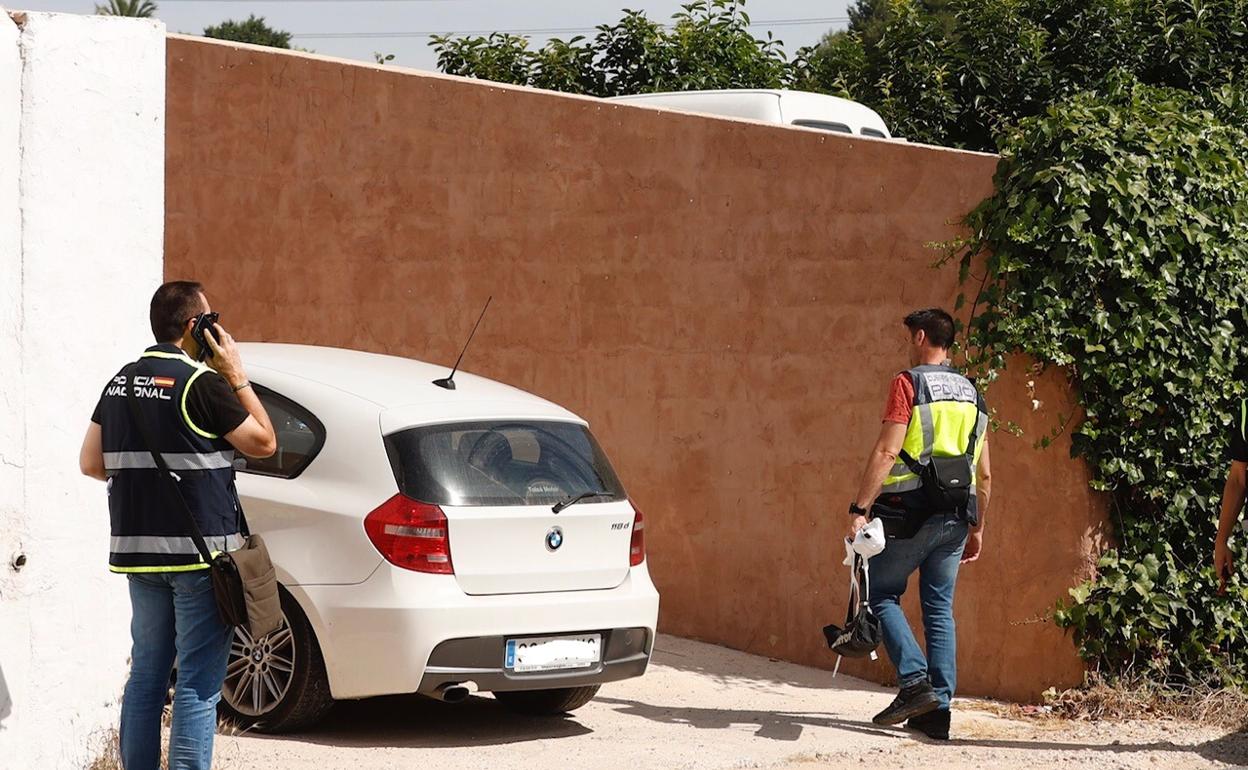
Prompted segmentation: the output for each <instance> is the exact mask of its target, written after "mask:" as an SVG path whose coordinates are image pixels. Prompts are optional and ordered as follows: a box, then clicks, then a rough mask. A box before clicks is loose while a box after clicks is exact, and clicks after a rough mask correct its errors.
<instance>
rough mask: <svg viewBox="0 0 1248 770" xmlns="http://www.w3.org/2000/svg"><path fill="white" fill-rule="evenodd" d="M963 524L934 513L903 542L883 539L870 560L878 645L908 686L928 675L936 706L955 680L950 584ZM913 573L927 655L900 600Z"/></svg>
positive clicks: (950, 693)
mask: <svg viewBox="0 0 1248 770" xmlns="http://www.w3.org/2000/svg"><path fill="white" fill-rule="evenodd" d="M966 535H967V524H966V522H964V521H958V520H956V519H953V518H946V517H945V516H941V515H936V516H932V517H931V518H929V519H928V520H927V521H926V522H924V523H923V526H922V527H921V528H920V529H919V531H918V532H917V533H916V534H915V536H914V537H913V538H910V539H909V540H889V541H888V544H887V545H886V546H885V548H884V551H883V552H882V553H880V554H878V555H877V556H875V557H873V558H872V559H871V561H870V570H871V572H870V577H871V593H870V596H869V601H870V604H871V609H872V611H873V612H875V614H876V616H877V617H878V618H879V619H880V625H881V627H882V628H883V630H884V647H885V649H887V650H888V658H889V660H891V661H892V662H893V667H894V668H896V669H897V680H898V681H899V682H900V684H901V686H902V687H909V686H911V685H914V684H918V683H919V682H922V681H923V680H924V679H929V680H930V681H931V683H932V687H933V688H934V689H935V690H936V695H937V696H938V697H939V698H940V704H941V708H946V709H947V708H949V702H950V701H951V700H952V699H953V691H954V689H955V687H956V686H957V681H958V637H957V632H956V630H955V628H954V623H953V586H954V583H956V582H957V579H958V564H959V562H960V561H961V559H962V549H963V548H964V547H965V546H966ZM915 570H918V571H919V600H920V603H921V604H922V606H923V629H924V636H925V637H926V639H927V657H924V656H923V651H922V650H921V649H919V644H918V642H916V641H915V639H914V633H913V632H911V631H910V624H909V623H907V622H906V615H905V613H904V612H902V609H901V604H900V603H899V602H900V599H901V595H902V594H903V593H905V592H906V583H907V582H908V581H909V579H910V575H911V574H913V573H914V571H915Z"/></svg>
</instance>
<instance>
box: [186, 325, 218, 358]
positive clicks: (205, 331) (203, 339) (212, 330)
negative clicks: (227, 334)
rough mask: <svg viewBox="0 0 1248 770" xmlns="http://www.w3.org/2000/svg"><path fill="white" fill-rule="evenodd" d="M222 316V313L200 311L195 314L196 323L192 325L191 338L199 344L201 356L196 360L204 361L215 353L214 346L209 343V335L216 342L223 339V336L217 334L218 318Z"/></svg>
mask: <svg viewBox="0 0 1248 770" xmlns="http://www.w3.org/2000/svg"><path fill="white" fill-rule="evenodd" d="M220 317H221V314H220V313H200V314H199V315H197V316H195V325H194V326H192V327H191V339H193V340H195V342H196V344H198V345H199V358H198V359H196V360H199V361H203V360H204V359H205V358H207V357H208V356H211V355H213V348H212V346H211V345H209V344H208V339H207V338H208V336H211V337H212V338H213V341H215V342H218V343H219V342H220V341H221V337H220V336H218V334H217V319H219V318H220Z"/></svg>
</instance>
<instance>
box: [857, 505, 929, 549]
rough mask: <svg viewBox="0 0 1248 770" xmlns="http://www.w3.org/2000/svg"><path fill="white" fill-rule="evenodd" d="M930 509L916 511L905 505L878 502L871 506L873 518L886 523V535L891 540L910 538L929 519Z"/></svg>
mask: <svg viewBox="0 0 1248 770" xmlns="http://www.w3.org/2000/svg"><path fill="white" fill-rule="evenodd" d="M930 515H931V512H930V511H916V510H911V509H909V508H906V507H905V506H904V505H886V504H885V503H881V502H878V501H877V502H876V503H875V504H874V505H872V506H871V518H873V519H879V520H880V522H881V523H882V524H883V525H884V537H885V538H887V539H889V540H909V539H910V538H912V537H914V535H915V533H917V532H918V531H919V527H922V526H923V522H925V521H927V517H928V516H930Z"/></svg>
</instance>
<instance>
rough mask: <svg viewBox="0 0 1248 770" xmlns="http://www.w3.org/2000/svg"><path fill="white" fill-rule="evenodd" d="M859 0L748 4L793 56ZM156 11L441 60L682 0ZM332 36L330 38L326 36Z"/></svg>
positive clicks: (291, 4)
mask: <svg viewBox="0 0 1248 770" xmlns="http://www.w3.org/2000/svg"><path fill="white" fill-rule="evenodd" d="M0 2H3V3H4V4H5V5H6V6H7V7H9V8H16V9H21V10H28V11H59V12H64V13H83V14H89V13H94V12H95V2H94V1H93V0H7V2H6V1H5V0H0ZM851 2H852V0H749V1H748V2H747V3H746V5H745V10H746V11H747V12H748V13H749V15H750V17H751V19H752V20H753V22H754V24H753V28H752V29H753V31H754V33H755V35H756V36H758V37H766V35H767V32H768V31H771V32H773V33H774V34H775V36H776V37H777V38H779V39H780V40H783V41H784V44H785V45H784V49H785V51H786V52H787V53H789V54H790V55H792V53H793V52H794V51H796V50H797V49H798V48H800V47H801V46H804V45H809V44H811V43H815V42H818V40H819V38H820V37H822V36H823V34H824V33H825V32H827V31H828V30H830V29H839V28H843V27H845V26H846V18H845V17H846V9H847V8H848V6H849V5H850V3H851ZM156 4H157V12H156V17H157V18H159V19H160V20H161V21H163V22H164V23H165V25H166V26H167V27H168V29H169V31H170V32H184V33H187V34H194V35H198V34H202V33H203V30H204V27H206V26H209V25H212V24H217V23H219V22H221V21H224V20H226V19H230V18H233V19H240V20H241V19H246V18H247V16H248V15H249V14H255V15H257V16H263V17H264V18H265V21H266V22H267V23H268V24H269V25H270V26H273V27H276V28H278V29H282V30H285V31H287V32H292V33H294V35H295V38H294V39H293V40H292V44H293V45H297V46H299V47H300V48H307V49H309V50H313V51H316V52H317V53H321V54H326V55H329V56H341V57H344V58H348V59H363V60H365V61H372V60H373V53H374V52H380V53H383V54H394V56H395V58H394V61H393V62H392V63H393V64H397V65H401V66H404V67H414V68H417V69H428V70H432V69H436V68H437V57H436V54H435V53H434V51H433V49H432V48H430V47H429V46H428V43H429V35H430V34H441V33H446V32H460V33H473V34H487V33H488V32H491V31H526V30H532V32H528V33H526V34H528V35H529V36H530V37H531V38H532V39H533V45H534V47H539V46H540V45H541V43H542V42H544V41H545V40H546V39H548V38H550V37H552V36H553V37H561V38H564V39H567V38H569V37H572V36H574V35H577V34H585V35H587V36H588V35H590V34H592V32H593V28H594V27H595V26H597V25H599V24H604V23H614V22H616V21H618V20H619V18H620V17H621V16H622V15H623V13H622V11H621V9H622V8H632V9H634V10H639V11H642V10H644V11H645V12H646V15H647V16H649V17H650V18H651V19H655V20H664V21H665V20H667V19H668V18H669V17H670V16H671V15H672V13H673V12H675V11H676V10H677V8H679V6H680V0H667V1H666V2H647V1H646V0H156ZM326 35H328V37H326Z"/></svg>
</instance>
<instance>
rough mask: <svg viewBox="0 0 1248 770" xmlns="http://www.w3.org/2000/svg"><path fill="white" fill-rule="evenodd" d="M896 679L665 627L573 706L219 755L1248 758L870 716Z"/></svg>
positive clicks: (1172, 764)
mask: <svg viewBox="0 0 1248 770" xmlns="http://www.w3.org/2000/svg"><path fill="white" fill-rule="evenodd" d="M892 696H893V692H892V691H891V690H888V689H885V688H882V687H879V686H876V685H874V684H870V683H868V682H863V681H861V680H858V679H853V678H851V677H846V676H840V677H837V678H836V679H833V678H832V675H831V673H830V672H827V671H822V670H819V669H813V668H806V667H804V666H797V665H793V664H790V663H782V662H777V661H772V660H768V659H767V658H762V657H758V656H755V655H747V654H744V653H740V652H734V651H732V650H727V649H725V648H722V647H716V646H713V645H707V644H701V643H698V642H691V641H688V640H684V639H677V638H674V637H668V636H660V637H659V640H658V644H657V645H656V651H655V655H654V659H653V662H652V664H651V667H650V670H649V672H648V673H647V674H646V676H644V677H642V678H641V679H635V680H631V681H626V682H618V683H615V684H610V685H606V686H604V687H603V688H602V690H601V691H600V692H599V694H598V697H597V698H596V699H595V700H594V701H593V702H591V703H590V704H589V705H588V706H585V707H583V708H582V709H580V710H578V711H577V712H576V713H575V714H573V715H571V716H568V717H563V718H550V719H537V718H531V717H521V716H516V715H512V714H510V713H509V712H507V711H505V710H503V709H502V708H501V707H500V706H499V705H498V704H497V703H496V702H495V701H494V699H493V698H492V697H490V696H489V695H480V696H474V697H473V698H471V699H470V700H468V701H467V702H465V703H462V704H458V705H447V704H442V703H437V702H434V701H430V700H427V699H424V698H420V697H415V696H402V697H390V698H375V699H371V700H366V701H355V702H346V703H340V704H338V705H336V706H335V707H334V710H333V711H332V712H331V713H330V714H329V716H328V718H327V719H326V720H325V722H323V723H322V724H321V725H319V726H318V727H317V728H315V729H314V730H312V731H310V732H307V733H302V734H299V735H293V736H261V735H254V734H241V735H222V736H219V737H218V742H217V751H216V762H215V763H214V766H215V767H218V768H223V769H233V768H237V769H239V770H241V769H242V768H255V767H265V768H273V769H274V770H286V769H290V770H295V769H302V768H307V769H308V770H312V769H315V770H336V769H337V768H349V769H350V770H371V769H372V768H387V769H389V768H396V767H438V768H439V769H440V770H457V769H459V768H464V769H465V770H466V769H468V768H473V769H476V768H482V769H484V768H489V769H490V770H494V769H495V768H509V769H513V768H514V769H515V770H526V769H527V768H534V769H537V768H541V770H548V769H549V768H576V770H614V769H615V768H620V769H621V770H623V769H625V768H627V769H628V770H637V769H638V768H663V769H664V770H667V769H669V768H670V769H671V770H680V769H683V768H689V769H690V770H693V769H698V770H720V769H721V768H723V769H726V768H780V769H781V770H820V769H821V768H834V767H835V768H841V767H846V766H854V767H860V768H902V767H923V768H945V767H950V768H952V767H958V768H965V767H984V768H1028V770H1031V769H1032V768H1038V767H1076V766H1087V767H1097V768H1166V769H1167V770H1169V769H1170V768H1214V767H1218V768H1220V767H1238V766H1245V765H1246V764H1248V735H1245V734H1242V733H1240V734H1233V735H1227V734H1226V733H1225V731H1219V730H1213V729H1208V728H1203V727H1200V726H1194V725H1190V724H1181V723H1175V722H1147V723H1144V722H1133V723H1108V722H1104V723H1095V724H1094V723H1087V722H1065V721H1061V720H1055V719H1037V720H1028V721H1017V720H1011V719H1006V718H1004V717H1002V716H999V715H997V714H996V713H993V712H994V711H995V710H997V709H995V708H994V706H993V704H990V703H986V702H977V701H963V702H962V705H963V708H962V709H961V710H958V709H957V707H956V706H955V713H954V721H953V733H954V740H953V741H950V742H949V743H943V742H942V743H937V742H932V741H928V740H927V739H924V738H920V737H916V736H915V735H913V734H910V733H908V732H906V731H904V730H901V729H893V728H880V727H876V726H874V725H872V724H871V721H870V718H871V715H872V714H874V713H875V712H876V711H878V710H880V709H882V708H884V706H886V705H888V703H889V701H890V700H891V699H892Z"/></svg>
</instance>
